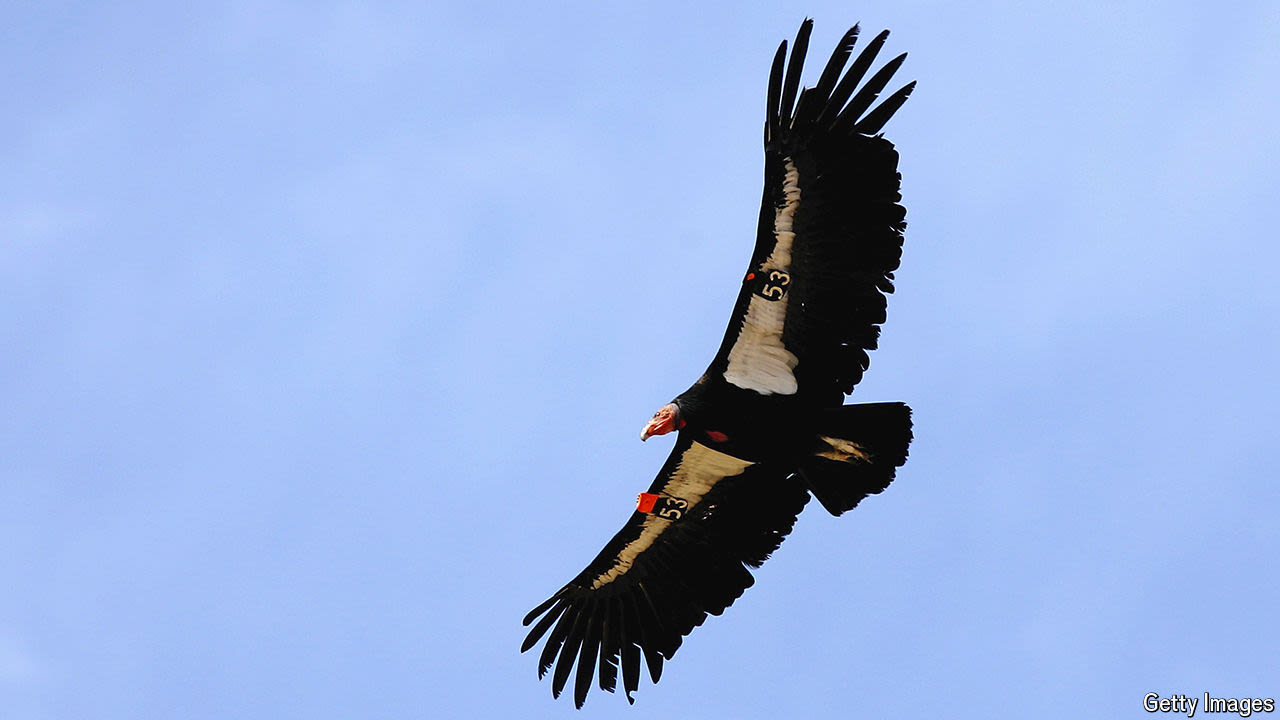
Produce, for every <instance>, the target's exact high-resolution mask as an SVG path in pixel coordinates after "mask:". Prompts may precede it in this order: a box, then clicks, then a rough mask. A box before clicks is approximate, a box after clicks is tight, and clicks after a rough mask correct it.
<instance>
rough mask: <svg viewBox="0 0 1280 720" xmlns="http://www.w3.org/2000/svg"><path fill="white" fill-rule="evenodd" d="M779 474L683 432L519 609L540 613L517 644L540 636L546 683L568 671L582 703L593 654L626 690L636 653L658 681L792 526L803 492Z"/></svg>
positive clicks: (602, 676)
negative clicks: (566, 574)
mask: <svg viewBox="0 0 1280 720" xmlns="http://www.w3.org/2000/svg"><path fill="white" fill-rule="evenodd" d="M787 474H788V473H787V472H786V471H779V470H778V469H775V468H770V467H768V466H766V465H765V464H763V463H752V462H749V461H746V460H740V459H738V458H735V457H733V456H731V455H726V454H724V453H722V452H719V451H717V450H714V449H712V448H710V447H707V446H705V445H703V444H701V443H699V442H696V441H695V440H693V438H692V436H691V435H690V434H688V433H681V434H680V437H679V438H678V439H677V441H676V446H675V448H674V449H673V450H672V451H671V456H670V457H669V458H667V462H666V464H665V465H664V466H663V468H662V471H661V472H659V473H658V477H657V479H655V480H654V482H653V485H652V486H651V487H650V488H649V492H648V493H644V494H641V495H640V498H639V501H638V503H637V506H638V507H637V510H636V512H635V513H633V514H632V516H631V518H630V519H629V520H628V521H627V524H626V525H624V526H623V528H622V530H621V531H620V532H619V533H618V534H617V535H615V536H614V537H613V539H612V540H610V541H609V544H608V545H606V546H605V548H604V550H602V551H601V552H600V554H599V555H598V556H596V559H595V560H593V561H591V564H590V565H588V566H587V568H586V569H585V570H583V571H582V573H581V574H579V575H578V576H577V577H576V578H574V579H573V580H572V581H570V582H569V584H567V585H565V586H564V587H563V588H561V589H560V590H559V592H557V593H556V594H555V595H553V596H551V598H550V599H548V600H547V601H546V602H544V603H542V604H541V605H539V606H538V607H536V608H534V610H533V611H532V612H530V613H529V614H528V615H527V616H526V617H525V618H524V624H525V625H529V624H534V623H535V621H536V624H534V625H533V628H532V629H531V630H530V631H529V634H528V637H526V638H525V641H524V644H523V645H522V646H521V648H520V649H521V652H524V651H526V650H528V649H530V648H532V647H533V646H534V645H536V644H537V643H538V641H539V640H541V639H542V638H543V637H544V636H545V638H546V642H545V645H544V647H543V650H542V655H541V657H540V659H539V661H538V676H539V677H542V676H543V675H545V674H546V673H547V671H548V670H551V669H552V668H553V667H554V671H553V673H552V681H551V692H552V694H553V695H555V696H556V697H559V695H560V692H561V691H562V690H563V689H564V687H565V684H566V683H567V682H568V680H569V676H570V675H571V674H574V675H575V680H574V703H575V704H576V705H577V706H578V707H582V703H583V701H584V700H585V699H586V695H587V691H588V690H589V689H590V687H591V683H592V680H593V674H594V671H595V669H596V667H597V665H598V667H599V673H598V679H599V685H600V688H601V689H602V690H607V691H609V692H613V691H614V688H615V687H616V686H617V680H618V673H619V670H621V672H622V683H623V687H624V689H625V690H626V693H627V699H628V700H629V701H633V698H632V696H631V693H632V692H634V691H635V690H636V688H637V686H638V685H639V681H640V657H641V655H643V656H644V660H645V663H646V665H647V666H648V668H649V677H650V678H651V679H652V680H653V682H657V681H658V678H659V677H660V676H661V673H662V662H663V660H664V659H669V658H670V657H671V656H672V655H673V654H675V651H676V650H677V649H678V648H679V647H680V643H681V641H682V639H683V638H684V636H685V635H688V634H689V632H690V631H692V630H693V628H695V627H697V626H698V625H701V624H702V621H703V620H705V619H706V617H707V615H708V614H711V615H719V614H720V613H721V612H723V611H724V609H725V608H726V607H728V606H729V605H730V604H731V603H733V601H734V600H736V599H737V598H738V597H739V596H740V595H742V592H743V591H744V590H746V589H747V588H748V587H750V586H751V585H752V583H753V582H754V580H753V579H752V577H751V573H750V572H748V570H747V567H758V566H759V565H760V564H761V563H763V562H764V561H765V560H766V559H768V557H769V555H770V553H772V552H773V551H774V550H776V549H777V547H778V545H779V544H780V543H781V542H782V540H783V538H785V537H786V536H787V533H789V532H790V531H791V527H792V526H793V525H794V524H795V520H796V516H797V515H798V514H799V513H800V511H801V509H803V508H804V505H805V503H806V502H808V500H809V495H808V492H807V491H806V490H805V488H804V486H803V484H802V483H800V482H796V481H787V479H786V476H787ZM539 618H540V619H539ZM575 664H576V665H577V671H576V673H574V665H575Z"/></svg>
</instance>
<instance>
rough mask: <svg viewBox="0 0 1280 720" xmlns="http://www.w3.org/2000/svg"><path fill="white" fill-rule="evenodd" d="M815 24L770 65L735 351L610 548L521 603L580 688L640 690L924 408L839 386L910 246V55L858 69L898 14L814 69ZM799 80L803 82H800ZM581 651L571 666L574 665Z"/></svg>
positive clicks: (846, 494) (560, 681)
mask: <svg viewBox="0 0 1280 720" xmlns="http://www.w3.org/2000/svg"><path fill="white" fill-rule="evenodd" d="M812 26H813V23H812V21H811V20H805V21H804V23H803V24H802V25H801V26H800V31H799V33H798V34H797V35H796V40H795V45H794V46H793V47H792V49H791V57H790V62H787V53H786V50H787V43H786V41H785V40H784V41H783V42H782V45H781V46H780V47H779V48H778V52H777V55H776V56H775V57H774V59H773V68H772V71H771V73H770V75H769V91H768V100H767V115H766V121H765V127H764V148H765V185H764V200H763V203H762V205H761V208H760V224H759V229H758V231H757V234H756V243H755V249H754V250H753V251H752V254H751V262H750V264H749V265H748V266H747V271H746V273H745V275H744V277H743V280H742V289H741V290H740V291H739V292H738V300H737V303H736V304H735V305H734V308H733V316H732V317H731V318H730V320H729V328H728V330H727V331H726V332H725V336H724V341H723V342H722V343H721V345H720V351H719V352H717V353H716V356H715V358H714V359H713V360H712V361H711V365H710V367H708V368H707V371H706V373H704V374H703V375H702V377H701V378H699V379H698V381H697V382H695V383H694V384H693V386H692V387H690V388H689V389H688V390H686V391H685V392H683V393H681V394H680V395H679V396H677V397H676V398H675V399H674V400H672V401H671V402H670V403H668V404H667V405H665V406H663V407H662V408H661V409H660V410H658V412H657V413H655V414H654V416H653V418H652V419H650V420H649V422H648V424H646V425H645V427H644V430H643V431H642V432H641V436H640V437H641V439H642V440H644V439H647V438H649V437H650V436H653V435H662V434H665V433H669V432H672V431H678V433H679V434H678V436H677V438H676V443H675V449H673V450H672V451H671V456H670V457H668V458H667V462H666V463H665V464H664V465H663V466H662V470H661V472H659V473H658V477H657V479H655V480H654V481H653V485H651V486H650V487H649V490H648V492H645V493H641V494H640V496H639V498H638V502H637V508H636V511H635V512H634V513H633V514H632V515H631V518H630V519H629V520H628V521H627V523H626V525H624V526H623V528H622V530H621V531H620V532H618V534H617V535H615V536H614V537H613V539H612V540H610V541H609V543H608V544H607V545H605V547H604V550H602V551H601V552H600V554H599V555H597V556H596V558H595V560H592V561H591V564H590V565H588V566H587V568H586V570H583V571H582V573H581V574H579V575H578V576H577V577H575V578H574V579H573V580H572V581H570V582H569V584H567V585H565V586H564V587H563V588H561V589H560V590H559V591H557V592H556V594H555V595H553V596H552V597H551V598H550V599H548V600H547V601H546V602H544V603H542V604H541V605H539V606H538V607H536V608H534V609H533V611H532V612H530V613H529V614H528V615H527V616H526V617H525V618H524V624H525V625H530V624H533V628H532V629H531V630H530V631H529V634H528V637H527V638H526V639H525V641H524V644H523V646H522V647H521V651H522V652H523V651H526V650H529V649H530V648H532V647H533V646H534V645H536V644H537V643H538V641H539V640H540V639H542V638H543V637H545V638H546V644H545V647H544V648H543V650H542V653H541V656H540V657H539V659H538V676H539V677H542V676H543V675H544V674H546V673H547V671H549V670H551V669H552V668H554V672H553V673H552V681H551V691H552V694H553V695H555V696H557V697H559V695H560V692H561V691H562V690H563V689H564V687H565V685H566V683H567V682H568V681H569V677H570V675H574V703H575V704H576V705H577V706H578V707H582V703H583V701H584V700H585V698H586V695H587V691H588V690H589V689H590V687H591V683H592V679H593V676H596V675H597V673H596V668H597V667H598V668H599V673H598V678H599V685H600V688H601V689H603V690H608V691H609V692H613V691H614V689H615V687H616V686H617V683H618V676H619V673H621V676H622V686H623V688H624V689H625V691H626V694H627V699H628V701H632V702H634V699H633V698H632V695H631V694H632V692H634V691H635V690H636V687H637V686H638V684H639V681H640V664H641V657H642V656H643V658H644V663H645V665H647V666H648V669H649V676H650V678H651V679H652V680H653V681H654V682H657V681H658V678H659V676H660V675H661V673H662V663H663V661H664V660H666V659H669V658H671V656H672V655H674V654H675V652H676V650H677V649H678V648H679V647H680V643H681V642H682V641H683V638H684V636H685V635H688V634H689V632H690V631H692V630H693V628H694V627H696V626H698V625H701V624H702V622H703V620H705V619H706V617H707V615H708V614H712V615H719V614H720V613H721V612H723V611H724V609H725V608H726V607H728V606H729V605H730V604H731V603H733V601H734V600H736V599H737V598H738V597H739V596H740V595H741V594H742V592H743V591H744V590H746V589H747V588H748V587H750V586H751V585H752V583H753V582H754V579H753V578H752V576H751V573H750V572H749V571H748V569H747V568H749V567H759V566H760V564H761V563H763V562H764V561H765V560H766V559H768V557H769V555H770V553H772V552H773V551H774V550H776V549H777V548H778V546H779V544H780V543H781V542H782V540H783V538H785V537H786V536H787V534H788V533H789V532H790V531H791V528H792V526H793V525H794V524H795V521H796V516H797V515H798V514H799V513H800V511H801V510H802V509H803V508H804V505H805V503H807V502H808V500H809V495H810V494H812V495H813V496H814V497H816V498H817V499H818V502H820V503H821V504H822V506H823V507H824V508H826V509H827V511H828V512H830V513H831V514H832V515H840V514H841V513H843V512H845V511H846V510H849V509H850V508H853V507H854V506H855V505H857V504H858V502H859V501H860V500H862V498H864V497H866V496H867V495H870V494H874V493H878V492H880V491H881V490H883V489H884V488H885V487H887V486H888V485H889V483H890V482H891V481H892V480H893V477H894V471H895V469H896V468H898V467H899V466H901V465H902V464H903V463H904V462H906V458H907V446H908V445H909V444H910V442H911V410H910V409H909V408H908V407H907V406H906V405H904V404H902V403H874V404H861V405H843V404H842V403H843V401H844V396H845V395H846V394H849V393H851V392H852V391H853V386H854V385H855V384H857V382H858V381H859V380H861V379H862V373H863V371H864V370H866V368H867V364H868V362H869V360H868V357H867V351H869V350H872V349H874V348H875V347H876V338H877V337H878V335H879V327H878V326H879V325H880V323H882V322H884V319H885V295H886V294H887V293H891V292H893V283H892V280H893V271H894V270H895V269H897V267H898V261H899V258H900V257H901V255H902V233H903V230H904V229H905V227H906V223H905V222H904V218H905V216H906V211H905V210H904V209H903V207H902V206H901V205H900V204H899V201H900V200H901V195H900V194H899V181H900V175H899V174H898V154H897V152H896V151H895V150H894V148H893V145H892V144H891V143H890V142H889V141H888V140H885V139H884V138H883V137H882V136H880V135H879V134H878V133H879V132H880V128H881V127H882V126H883V125H884V124H885V122H886V121H887V120H888V119H889V118H890V116H892V115H893V113H894V112H895V111H896V110H897V109H898V108H899V107H901V106H902V103H903V102H905V101H906V99H907V96H908V95H910V94H911V90H912V89H913V88H914V87H915V83H914V82H912V83H910V84H908V85H906V86H905V87H903V88H901V89H900V90H898V91H897V92H894V93H893V94H891V95H889V96H888V97H887V98H886V99H885V100H884V102H882V103H880V104H879V105H878V106H876V107H875V109H871V110H870V112H868V110H869V109H870V108H871V107H872V105H874V104H875V102H876V100H877V98H878V97H879V95H880V92H881V91H882V90H884V88H885V85H886V84H888V82H889V80H890V78H891V77H892V75H893V73H894V72H895V71H896V70H897V69H898V67H899V66H900V65H901V64H902V61H903V60H904V59H905V58H906V54H905V53H904V54H902V55H899V56H898V57H896V58H894V59H893V60H891V61H889V62H888V63H887V64H885V65H884V67H883V68H881V69H880V70H879V71H878V72H876V73H875V74H874V75H872V76H871V77H870V79H868V80H867V81H866V83H865V84H863V85H862V87H861V88H860V89H859V88H858V84H859V83H860V82H861V81H862V79H863V77H864V75H865V74H866V72H867V70H868V69H869V67H870V65H871V64H872V62H873V60H874V59H875V57H876V54H877V52H878V51H879V50H880V48H881V46H882V45H883V44H884V42H885V39H886V38H887V37H888V35H889V32H888V31H887V30H886V31H884V32H882V33H880V34H879V35H877V36H876V37H875V39H873V40H872V41H871V42H870V43H869V44H868V45H867V47H866V49H864V50H863V51H862V52H861V53H860V54H859V55H858V57H857V58H856V59H855V60H854V61H853V64H852V65H850V66H849V67H848V69H847V70H846V69H845V65H846V63H847V62H848V59H849V57H850V55H851V53H852V50H853V47H854V43H855V41H856V40H857V37H858V28H857V26H854V27H853V28H852V29H850V30H849V32H847V33H846V34H845V36H844V38H843V39H842V40H841V41H840V44H839V45H838V46H837V47H836V50H835V53H834V54H832V56H831V59H830V60H829V61H827V65H826V67H825V68H824V69H823V71H822V75H821V76H820V77H819V78H818V83H817V85H815V86H813V87H806V88H804V89H803V90H799V88H800V71H801V68H802V66H803V64H804V58H805V52H806V50H807V48H808V44H809V33H810V30H811V29H812ZM798 90H799V92H798V93H797V91H798ZM575 664H576V665H577V669H576V672H575V669H574V665H575Z"/></svg>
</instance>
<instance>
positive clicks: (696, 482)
mask: <svg viewBox="0 0 1280 720" xmlns="http://www.w3.org/2000/svg"><path fill="white" fill-rule="evenodd" d="M754 464H755V463H752V462H750V461H748V460H739V459H738V458H736V457H734V456H732V455H726V454H725V453H722V452H720V451H719V450H715V449H712V448H709V447H707V446H706V445H703V444H702V443H700V442H694V443H693V444H692V445H690V446H689V449H688V450H685V451H684V455H683V456H682V457H681V458H680V464H678V465H676V469H675V471H674V472H672V473H671V478H670V479H669V480H667V484H666V485H664V486H663V487H662V494H663V495H670V496H672V497H678V498H680V499H681V500H685V501H687V502H688V503H689V507H693V506H695V505H697V504H698V502H700V501H701V500H702V497H703V496H704V495H706V494H707V493H708V492H711V488H713V487H715V486H716V483H718V482H720V481H721V480H723V479H725V478H727V477H733V476H734V475H740V474H742V472H743V471H744V470H746V469H747V468H749V467H751V466H752V465H754ZM672 522H675V521H674V520H669V519H667V518H665V517H662V516H660V515H647V516H645V519H644V525H643V526H641V529H640V537H637V538H636V539H635V540H632V541H631V542H630V543H627V545H626V547H624V548H622V550H621V551H620V552H619V553H618V561H617V563H615V564H614V566H613V567H611V568H609V570H608V571H606V572H605V573H603V574H601V575H600V577H598V578H596V579H595V582H593V583H591V589H592V590H596V589H599V588H600V586H602V585H605V584H606V583H610V582H613V581H614V580H615V579H617V578H618V577H620V576H621V575H622V574H623V573H625V572H627V571H628V570H630V569H631V564H632V563H633V562H635V560H636V556H638V555H639V554H640V553H642V552H644V551H645V550H647V549H648V548H649V546H650V545H652V544H653V542H654V541H655V540H657V539H658V536H659V535H661V534H662V531H663V530H665V529H666V528H667V526H668V525H670V524H671V523H672Z"/></svg>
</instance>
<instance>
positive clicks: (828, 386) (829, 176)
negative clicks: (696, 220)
mask: <svg viewBox="0 0 1280 720" xmlns="http://www.w3.org/2000/svg"><path fill="white" fill-rule="evenodd" d="M812 26H813V24H812V21H810V20H806V21H805V22H804V24H803V25H801V26H800V31H799V33H798V34H797V35H796V39H795V44H794V45H793V46H792V49H791V55H790V61H789V62H788V61H787V52H786V51H787V43H786V41H783V42H782V45H781V46H780V47H779V48H778V53H777V55H776V56H775V57H774V61H773V71H772V73H771V74H770V77H769V91H768V96H767V97H768V101H767V114H766V121H765V142H764V147H765V186H764V197H763V201H762V203H761V207H760V217H759V225H758V228H757V234H756V244H755V249H754V250H753V252H752V256H751V263H750V265H749V266H748V267H747V271H746V273H745V274H744V279H743V284H742V289H741V290H740V291H739V294H738V299H737V302H736V303H735V305H734V310H733V315H732V317H731V319H730V321H729V327H728V329H727V330H726V332H725V337H724V341H723V342H722V343H721V346H720V350H719V352H718V353H717V355H716V357H715V359H714V360H713V361H712V363H711V367H710V369H709V372H711V373H719V374H720V375H722V376H723V377H724V379H725V380H727V381H728V382H729V383H730V384H732V385H734V386H736V387H739V388H742V389H745V390H753V391H755V392H758V393H760V394H762V395H793V394H797V393H799V394H808V395H809V396H811V397H815V396H816V397H818V398H820V399H821V404H825V405H839V404H840V403H841V402H842V400H843V396H844V395H845V394H848V393H850V392H852V391H853V386H854V385H855V384H857V382H858V381H859V380H861V379H862V372H863V370H865V369H866V367H867V364H868V362H869V360H868V357H867V352H868V351H870V350H873V349H874V348H875V347H876V341H877V337H878V335H879V327H878V326H879V325H880V323H882V322H884V319H885V305H886V303H885V296H886V294H888V293H891V292H893V271H894V270H896V269H897V267H898V260H899V258H900V257H901V255H902V233H903V229H904V228H905V227H906V223H905V222H904V219H905V217H906V211H905V210H904V209H903V207H902V205H901V204H899V201H900V200H901V195H900V194H899V191H898V190H899V175H898V154H897V152H896V151H895V150H894V148H893V144H892V143H890V142H889V141H888V140H886V139H885V138H884V137H882V136H880V135H879V134H878V133H879V132H880V128H881V127H882V126H883V125H884V124H885V122H887V121H888V120H889V118H890V117H891V116H892V115H893V113H894V112H895V111H896V110H897V109H898V108H899V107H901V105H902V104H903V103H904V102H906V100H907V97H908V96H909V95H910V94H911V91H912V89H913V88H914V87H915V83H914V82H912V83H908V84H907V85H905V86H904V87H902V88H901V89H899V90H897V91H896V92H894V93H892V94H890V95H889V96H888V97H887V98H885V99H884V101H883V102H881V103H880V104H879V105H876V104H875V103H876V100H877V99H878V98H880V97H881V92H882V91H883V90H884V89H885V87H886V85H887V84H888V83H889V81H890V80H891V79H892V77H893V74H894V72H895V71H896V70H897V69H898V67H899V66H900V65H901V64H902V62H903V60H904V59H905V58H906V54H905V53H903V54H902V55H899V56H897V57H895V58H894V59H892V60H890V61H889V62H888V63H886V64H885V65H884V67H883V68H881V69H880V70H879V71H877V72H875V73H874V74H872V75H871V76H870V77H869V78H866V81H865V82H863V79H864V77H865V76H866V73H867V71H868V70H869V69H870V67H871V65H872V64H873V63H874V61H875V58H876V55H877V54H878V53H879V51H880V49H881V47H882V46H883V45H884V43H885V40H886V39H887V38H888V36H889V31H887V30H886V31H884V32H882V33H880V34H879V35H877V36H876V37H875V38H874V39H872V40H871V41H870V42H869V43H867V45H866V47H865V49H863V51H862V52H861V53H860V54H859V55H858V56H857V57H856V58H855V59H854V60H853V62H852V63H849V59H850V57H851V56H852V51H853V47H854V43H855V41H856V40H857V38H858V28H857V26H855V27H853V28H852V29H850V30H849V32H847V33H846V34H845V36H844V38H843V39H842V40H841V42H840V43H839V45H837V47H836V50H835V52H834V53H833V54H832V55H831V58H830V60H828V61H827V64H826V66H825V67H824V69H823V71H822V74H821V76H820V77H819V79H818V82H817V84H816V85H814V86H813V87H806V88H803V89H801V88H800V74H801V69H802V68H803V66H804V59H805V53H806V52H807V50H808V47H809V32H810V30H811V29H812ZM846 64H848V67H847V68H846ZM860 85H861V87H859V86H860ZM873 106H874V107H873Z"/></svg>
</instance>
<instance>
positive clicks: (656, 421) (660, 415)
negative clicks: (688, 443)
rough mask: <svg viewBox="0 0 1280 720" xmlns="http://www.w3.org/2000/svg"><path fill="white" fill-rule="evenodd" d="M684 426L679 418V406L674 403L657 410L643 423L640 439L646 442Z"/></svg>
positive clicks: (683, 421)
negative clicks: (655, 436)
mask: <svg viewBox="0 0 1280 720" xmlns="http://www.w3.org/2000/svg"><path fill="white" fill-rule="evenodd" d="M684 426H685V419H684V418H683V417H681V416H680V406H679V405H677V404H676V403H674V402H669V403H667V404H666V405H663V406H662V407H660V408H658V412H656V413H654V414H653V417H651V418H649V422H647V423H645V425H644V429H643V430H641V431H640V439H641V440H648V439H649V438H651V437H653V436H654V435H666V434H667V433H669V432H671V431H672V430H679V429H681V428H683V427H684Z"/></svg>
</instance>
